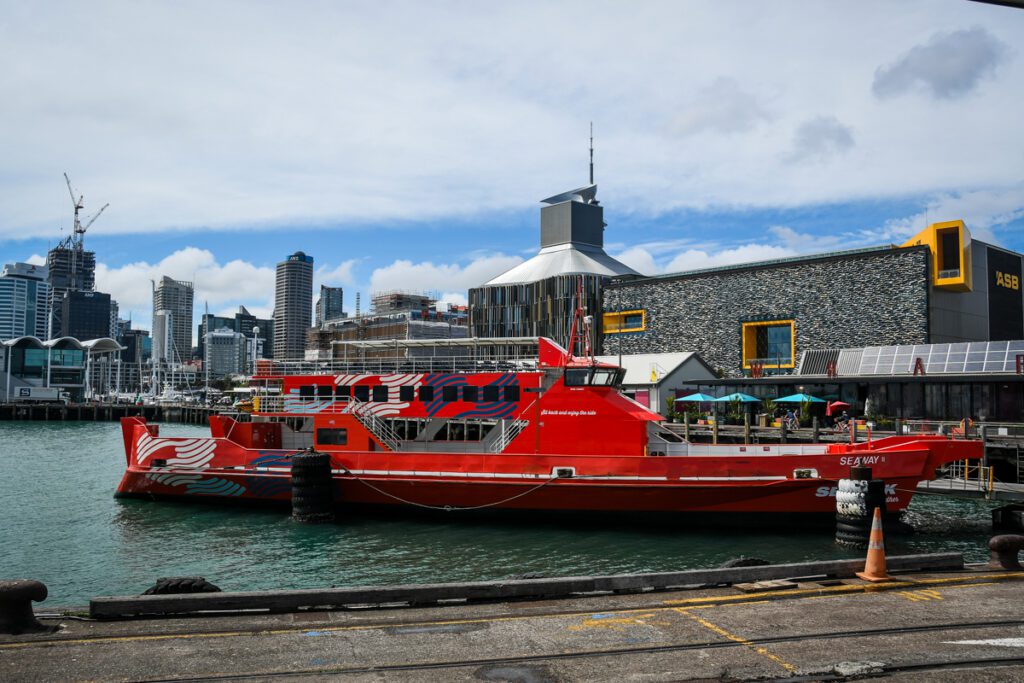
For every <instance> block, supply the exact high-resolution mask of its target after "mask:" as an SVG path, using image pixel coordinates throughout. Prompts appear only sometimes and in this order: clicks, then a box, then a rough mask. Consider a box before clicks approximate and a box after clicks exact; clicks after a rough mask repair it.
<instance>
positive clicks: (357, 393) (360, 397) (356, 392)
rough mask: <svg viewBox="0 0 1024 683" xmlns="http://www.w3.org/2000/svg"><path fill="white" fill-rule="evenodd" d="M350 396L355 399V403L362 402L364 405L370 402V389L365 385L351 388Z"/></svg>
mask: <svg viewBox="0 0 1024 683" xmlns="http://www.w3.org/2000/svg"><path fill="white" fill-rule="evenodd" d="M352 396H353V397H355V399H356V400H357V401H362V402H363V403H366V402H367V401H369V400H370V387H368V386H366V385H365V384H361V385H359V386H355V387H352Z"/></svg>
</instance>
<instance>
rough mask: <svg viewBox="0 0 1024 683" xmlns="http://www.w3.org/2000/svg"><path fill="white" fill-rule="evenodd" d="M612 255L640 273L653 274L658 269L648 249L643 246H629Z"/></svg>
mask: <svg viewBox="0 0 1024 683" xmlns="http://www.w3.org/2000/svg"><path fill="white" fill-rule="evenodd" d="M614 256H615V258H616V259H618V260H619V261H621V262H622V263H625V264H626V265H627V266H629V267H630V268H632V269H633V270H635V271H636V272H638V273H640V274H641V275H655V274H657V273H658V272H659V270H660V269H659V268H658V266H657V264H656V263H655V261H654V255H653V254H652V253H651V251H650V249H648V248H644V247H643V246H635V247H630V248H629V249H626V250H625V251H623V252H621V253H618V254H615V255H614Z"/></svg>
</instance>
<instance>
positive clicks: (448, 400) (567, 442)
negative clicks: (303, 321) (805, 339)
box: [117, 338, 982, 524]
mask: <svg viewBox="0 0 1024 683" xmlns="http://www.w3.org/2000/svg"><path fill="white" fill-rule="evenodd" d="M418 343H419V344H422V345H425V344H426V343H427V342H416V341H408V342H351V343H349V344H350V345H353V346H352V348H356V349H357V354H356V355H359V356H360V357H359V358H357V359H355V360H351V361H347V360H341V361H333V362H330V363H321V364H310V365H307V366H305V367H297V366H295V365H290V364H288V363H283V362H275V361H259V362H258V369H257V374H256V376H255V377H254V378H253V384H254V386H255V387H256V390H257V395H256V396H255V398H254V399H253V403H254V406H253V408H254V409H253V413H252V415H251V421H239V420H236V419H233V418H232V417H229V416H224V415H216V416H212V417H211V418H210V426H211V432H212V433H211V436H210V437H208V438H166V437H161V436H160V434H159V430H158V427H157V425H153V424H146V422H145V420H144V419H142V418H139V417H131V418H125V419H123V420H122V422H121V425H122V431H123V434H124V445H125V453H126V456H127V465H128V466H127V470H126V472H125V474H124V478H123V480H122V481H121V484H120V486H119V487H118V489H117V495H119V496H136V497H146V498H177V499H190V500H214V499H217V500H225V499H231V500H249V501H258V502H266V503H284V504H287V503H288V501H289V500H290V497H291V483H290V466H291V458H292V457H293V456H294V455H295V454H297V453H300V452H302V451H305V450H306V449H309V448H313V449H315V450H317V451H321V452H325V453H329V454H330V459H331V467H332V471H333V479H334V484H335V491H334V496H335V498H334V499H335V501H336V502H337V503H338V504H339V505H343V506H344V505H353V506H409V507H411V508H418V509H422V508H438V509H448V510H451V509H498V510H515V511H527V510H531V511H542V512H579V513H615V514H620V513H623V512H637V513H659V514H660V513H701V514H704V515H709V516H712V517H714V518H715V519H716V520H720V521H725V520H727V519H729V518H733V519H737V520H742V521H743V523H745V524H746V523H750V522H751V521H752V520H754V521H756V520H758V519H763V517H762V516H763V515H767V514H770V513H785V514H795V515H799V516H801V517H803V516H807V515H818V516H819V518H820V517H824V516H829V515H834V513H835V509H836V508H835V493H836V486H837V482H838V480H839V479H841V478H843V477H845V476H847V475H848V473H849V470H850V467H852V466H858V465H866V466H870V467H871V468H872V470H873V476H874V477H875V478H880V479H884V480H885V482H886V490H887V507H888V511H889V512H890V513H893V512H898V511H901V510H903V509H904V508H906V506H907V505H908V504H909V503H910V500H911V497H912V496H913V491H914V490H915V489H916V487H917V485H918V482H920V481H922V480H930V479H933V478H934V477H935V473H936V469H937V468H939V467H941V466H943V465H945V464H947V463H950V462H953V461H956V460H963V459H967V458H971V459H976V458H980V457H981V455H982V445H981V443H980V442H977V441H963V440H950V439H948V438H946V437H943V436H918V435H913V436H890V437H886V438H881V439H875V440H873V441H869V442H861V443H856V444H847V443H841V444H814V445H798V444H796V445H762V444H755V445H747V446H742V445H719V446H711V445H703V444H693V443H687V442H686V441H684V440H683V439H682V437H681V436H680V435H679V434H678V433H676V432H673V431H671V430H670V429H668V428H666V427H665V426H664V424H663V418H662V417H661V416H660V415H659V414H657V413H655V412H652V411H651V410H649V409H647V408H645V407H644V406H641V405H640V404H639V403H636V402H634V401H632V400H631V399H629V398H627V397H625V396H623V395H622V394H621V393H620V392H619V387H620V384H621V381H622V377H623V374H624V373H623V370H622V369H620V368H618V367H615V366H612V365H607V364H601V363H597V362H595V361H594V360H593V357H592V356H590V357H577V356H575V355H573V354H571V353H569V352H568V351H566V350H565V349H563V348H562V347H561V346H559V345H558V344H556V343H555V342H553V341H551V340H549V339H545V338H539V339H538V338H520V339H501V340H484V339H468V340H453V341H452V342H451V343H450V344H447V345H445V346H441V347H436V348H435V353H436V350H437V348H442V349H445V348H447V349H448V350H449V351H459V350H460V349H461V350H466V349H472V350H473V351H475V353H474V354H472V355H467V356H428V357H424V356H416V355H407V356H406V357H404V358H393V357H392V358H388V359H383V358H382V359H376V360H375V359H373V358H372V357H371V358H369V359H367V358H366V356H367V355H370V356H372V355H373V354H374V353H378V354H379V353H382V352H385V351H387V350H388V349H390V348H391V347H395V349H398V347H399V346H400V345H401V346H402V347H405V350H404V351H403V353H406V354H413V352H415V351H424V350H425V349H422V348H417V344H418ZM433 343H434V344H436V343H437V342H433ZM441 344H443V345H444V344H445V342H441ZM498 344H500V345H502V347H504V348H506V349H508V348H514V349H516V350H517V351H520V352H521V351H523V349H526V350H527V351H528V353H525V354H521V353H512V354H506V355H504V356H502V357H500V358H498V357H497V356H496V355H495V354H494V353H492V352H491V351H492V350H493V348H495V347H496V345H498ZM375 345H376V346H375ZM348 348H349V347H346V349H348ZM570 348H574V347H572V346H571V347H570ZM346 352H347V351H346Z"/></svg>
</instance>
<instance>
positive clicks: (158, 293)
mask: <svg viewBox="0 0 1024 683" xmlns="http://www.w3.org/2000/svg"><path fill="white" fill-rule="evenodd" d="M192 296H193V288H192V283H191V282H182V281H179V280H173V279H171V278H169V277H167V276H166V275H165V276H163V277H162V278H160V282H159V283H155V284H154V286H153V360H154V361H166V362H168V363H183V362H185V361H187V360H189V359H190V358H191V357H192Z"/></svg>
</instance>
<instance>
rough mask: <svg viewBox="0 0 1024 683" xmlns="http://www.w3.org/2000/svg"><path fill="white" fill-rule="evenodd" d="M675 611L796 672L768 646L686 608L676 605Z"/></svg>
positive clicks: (787, 669) (790, 671)
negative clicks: (756, 643) (758, 643)
mask: <svg viewBox="0 0 1024 683" xmlns="http://www.w3.org/2000/svg"><path fill="white" fill-rule="evenodd" d="M675 611H676V612H678V613H679V614H682V615H684V616H687V617H689V618H690V619H693V620H694V621H696V622H697V623H698V624H700V625H701V626H703V627H704V628H706V629H708V630H709V631H712V632H714V633H717V634H718V635H720V636H722V637H723V638H726V639H728V640H731V641H733V642H734V643H739V644H740V645H742V646H744V647H746V648H749V649H751V650H753V651H754V652H756V653H757V654H759V655H761V656H762V657H765V658H767V659H770V660H771V661H773V662H775V663H776V664H778V665H779V666H781V667H782V668H783V669H785V670H786V671H788V672H789V673H796V667H795V666H793V665H792V664H790V663H789V662H787V661H786V660H784V659H783V658H782V657H779V656H778V655H776V654H774V653H772V652H769V651H768V649H767V648H764V647H761V646H760V645H755V644H754V643H752V642H750V641H749V640H747V639H746V638H744V637H743V636H738V635H736V634H735V633H730V632H729V631H726V630H725V629H724V628H722V627H721V626H718V625H717V624H712V623H711V622H710V621H708V620H707V619H702V618H701V617H698V616H697V615H696V614H691V613H690V611H689V610H687V609H685V608H682V607H676V608H675Z"/></svg>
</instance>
